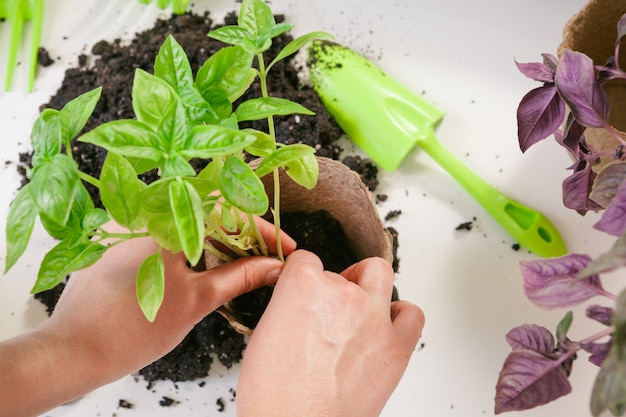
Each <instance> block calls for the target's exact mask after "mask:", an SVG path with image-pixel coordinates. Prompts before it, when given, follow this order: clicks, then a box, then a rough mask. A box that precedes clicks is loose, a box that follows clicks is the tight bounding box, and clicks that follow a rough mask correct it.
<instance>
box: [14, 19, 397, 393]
mask: <svg viewBox="0 0 626 417" xmlns="http://www.w3.org/2000/svg"><path fill="white" fill-rule="evenodd" d="M277 20H282V17H280V16H277ZM223 23H224V24H228V25H230V24H236V15H235V14H234V13H231V14H229V15H228V16H226V18H225V20H224V22H223ZM215 27H217V26H216V25H214V24H213V22H212V20H211V18H210V15H209V14H208V13H205V14H203V15H197V14H192V13H188V14H184V15H179V16H172V17H171V18H170V19H167V20H157V21H156V22H155V24H154V26H153V27H152V28H150V29H148V30H146V31H144V32H141V33H137V34H136V35H135V37H134V38H133V39H132V40H131V41H130V43H127V42H122V41H121V40H120V39H117V40H114V41H112V42H106V41H100V42H98V43H96V44H95V45H94V46H93V48H92V50H91V54H89V55H87V54H84V55H81V56H80V57H79V59H78V64H77V66H76V67H73V68H70V69H68V70H67V71H66V73H65V78H64V80H63V82H62V85H61V87H60V88H59V90H58V91H57V93H56V94H55V95H54V96H53V97H51V98H50V101H49V102H48V103H47V104H44V105H43V106H42V109H43V108H46V107H50V108H55V109H60V108H61V107H63V106H64V105H65V104H66V103H67V102H68V101H69V100H71V99H73V98H75V97H77V96H78V95H80V94H82V93H84V92H86V91H89V90H91V89H93V88H96V87H98V86H102V88H103V90H102V97H101V99H100V101H99V102H98V104H97V106H96V109H95V112H94V114H93V116H92V117H91V119H90V121H89V122H88V124H87V126H86V127H85V131H88V130H91V129H93V128H94V127H96V126H98V125H100V124H102V123H105V122H107V121H110V120H114V119H121V118H134V113H133V110H132V103H131V89H132V79H133V76H134V71H135V69H137V68H142V69H144V70H146V71H148V72H152V71H153V63H154V59H155V57H156V55H157V52H158V50H159V47H160V46H161V44H162V43H163V41H164V40H165V38H166V37H167V36H168V35H169V34H172V35H173V36H174V37H175V38H176V40H177V41H178V42H179V43H180V44H181V45H182V47H183V48H184V49H185V51H186V52H187V54H188V56H189V59H190V62H191V66H192V68H193V70H194V73H195V71H197V69H198V68H199V67H200V65H201V64H202V63H204V61H205V60H206V59H207V58H208V57H209V56H210V55H212V54H213V53H214V52H216V51H217V50H218V49H220V48H221V47H222V46H223V44H222V43H220V42H218V41H215V40H213V39H211V38H209V37H207V33H208V32H209V31H210V30H212V29H214V28H215ZM289 40H291V37H290V36H289V35H282V36H280V37H279V38H278V39H276V41H275V43H274V46H273V47H272V49H271V50H270V51H269V53H268V57H273V56H274V55H275V54H277V52H278V51H279V50H280V48H282V46H284V45H285V44H286V43H287V42H288V41H289ZM301 71H302V68H299V67H297V65H296V64H295V63H294V61H293V60H286V61H282V62H280V63H278V64H277V65H275V66H274V67H273V69H272V72H270V76H269V80H268V81H269V90H270V91H271V94H272V95H274V96H280V97H285V98H288V99H291V100H293V101H296V102H298V103H300V104H302V105H304V106H305V107H307V108H309V109H310V110H312V111H314V112H315V113H316V115H315V116H314V117H309V116H291V117H281V118H277V119H276V134H277V139H278V140H279V141H281V142H283V143H294V142H301V143H306V144H308V145H311V146H313V147H314V148H315V149H316V151H317V154H318V155H320V156H326V157H330V158H333V159H338V158H339V154H340V152H341V148H340V146H339V145H338V144H337V139H339V137H340V136H341V135H342V134H343V132H342V131H341V129H340V128H339V127H338V126H337V124H336V123H335V122H334V120H333V119H332V117H331V116H330V115H329V114H328V113H327V111H326V110H325V108H324V106H323V105H322V103H321V102H320V100H319V99H318V96H317V94H316V93H315V92H314V91H313V90H312V89H311V88H310V87H307V86H303V85H302V84H301V82H300V79H299V77H298V74H299V73H300V72H301ZM259 91H260V90H259V87H258V85H255V86H253V89H252V90H251V91H250V92H249V93H247V95H246V96H245V97H244V98H243V99H245V98H248V97H250V95H252V96H255V97H256V96H258V95H259V94H260V93H259ZM264 124H265V122H254V123H251V125H252V126H253V127H255V128H258V129H264ZM72 152H73V154H74V156H75V159H76V162H77V163H78V165H79V167H80V169H81V170H82V171H84V172H87V173H90V174H91V175H93V176H95V177H99V175H100V169H101V166H102V163H103V161H104V158H105V155H106V154H105V151H104V150H102V149H100V148H97V147H94V146H93V145H90V144H85V143H80V142H75V143H73V145H72ZM30 156H31V155H29V154H22V155H20V162H21V164H22V165H21V167H20V168H19V169H20V170H21V172H22V174H23V176H24V178H26V177H25V167H26V166H28V165H29V163H30ZM207 162H208V161H201V160H197V161H193V163H194V165H195V167H196V168H197V169H201V168H203V167H204V166H205V165H206V163H207ZM345 163H346V165H348V166H349V167H350V168H352V169H353V170H355V171H356V172H358V173H359V174H360V175H361V177H362V178H363V180H364V182H365V183H366V185H368V187H370V189H371V190H372V191H374V189H375V188H376V186H377V184H378V181H377V179H376V176H377V169H376V167H375V165H373V164H372V163H371V162H370V161H369V160H365V159H362V158H360V157H358V156H356V157H348V159H346V160H345ZM142 179H143V180H144V181H146V182H148V183H149V182H151V181H153V180H154V179H155V175H154V173H147V174H145V175H144V176H143V178H142ZM90 193H91V194H92V197H93V199H94V202H95V203H96V204H98V205H99V201H100V199H99V196H98V195H97V193H96V192H95V190H93V189H91V190H90ZM314 216H317V217H319V216H320V214H319V213H318V214H314ZM327 218H328V217H327ZM317 220H319V219H317ZM282 224H283V227H284V229H285V230H286V231H287V232H288V233H289V234H290V235H292V236H294V237H295V238H296V240H297V241H298V242H299V245H300V247H304V248H309V249H311V250H314V251H316V252H317V253H318V255H319V256H320V257H321V258H322V259H323V261H324V263H325V265H326V266H327V268H328V269H331V270H335V271H341V270H342V269H343V268H345V266H347V265H350V264H351V263H353V262H354V261H355V260H356V259H355V258H354V255H353V254H350V253H346V251H345V250H344V249H337V246H336V245H338V244H340V242H339V241H338V239H337V236H338V235H337V232H336V231H331V232H328V231H327V230H326V231H325V232H324V233H322V231H321V230H312V229H306V227H305V226H312V225H313V224H315V222H314V221H312V219H311V218H308V219H303V218H302V217H297V215H295V214H292V215H290V216H289V217H286V218H285V219H283V220H282ZM322 229H324V228H323V227H322ZM392 234H393V235H394V253H395V248H396V247H397V233H396V232H395V230H392ZM306 236H308V237H309V238H310V237H312V236H315V237H316V238H317V239H318V240H317V241H311V240H310V239H309V240H308V241H307V239H305V237H306ZM306 242H310V243H306ZM323 249H326V250H325V251H323ZM328 249H330V250H328ZM333 255H340V258H339V259H335V258H333ZM394 267H395V268H396V270H397V258H396V261H395V263H394ZM63 288H64V284H60V285H59V286H57V287H56V288H54V289H52V290H50V291H47V292H44V293H41V294H38V295H36V298H37V299H39V300H40V301H42V302H43V303H44V304H45V305H46V307H47V308H48V311H49V312H51V311H52V310H53V309H54V305H55V304H56V302H57V300H58V297H59V295H60V294H61V292H62V291H63ZM244 348H245V341H244V337H243V336H242V335H240V334H239V333H236V332H235V331H234V330H233V329H232V328H231V327H230V325H228V323H227V322H226V320H225V319H224V318H222V316H220V315H219V314H217V313H213V314H210V315H209V316H207V317H206V318H205V319H204V320H203V321H201V322H200V323H199V324H198V325H197V326H196V327H195V328H194V329H193V330H192V332H191V333H190V334H189V335H188V336H187V337H186V338H185V340H184V341H183V342H182V343H181V344H180V345H179V346H177V347H176V348H175V349H174V350H173V351H172V352H170V353H169V354H168V355H166V356H165V357H164V358H162V359H160V360H158V361H156V362H154V363H153V364H151V365H149V366H147V367H146V368H144V369H142V370H141V371H140V372H139V373H140V374H141V375H142V376H143V377H144V378H145V379H146V380H147V381H148V382H149V384H151V383H152V382H153V381H156V380H172V381H187V380H193V379H196V378H200V377H204V376H206V375H208V373H209V370H210V368H211V364H212V363H213V357H216V358H217V359H218V360H219V361H220V362H221V363H222V364H223V365H224V366H226V367H227V368H230V367H231V366H232V365H233V364H235V363H237V362H239V361H240V360H241V357H242V352H243V350H244Z"/></svg>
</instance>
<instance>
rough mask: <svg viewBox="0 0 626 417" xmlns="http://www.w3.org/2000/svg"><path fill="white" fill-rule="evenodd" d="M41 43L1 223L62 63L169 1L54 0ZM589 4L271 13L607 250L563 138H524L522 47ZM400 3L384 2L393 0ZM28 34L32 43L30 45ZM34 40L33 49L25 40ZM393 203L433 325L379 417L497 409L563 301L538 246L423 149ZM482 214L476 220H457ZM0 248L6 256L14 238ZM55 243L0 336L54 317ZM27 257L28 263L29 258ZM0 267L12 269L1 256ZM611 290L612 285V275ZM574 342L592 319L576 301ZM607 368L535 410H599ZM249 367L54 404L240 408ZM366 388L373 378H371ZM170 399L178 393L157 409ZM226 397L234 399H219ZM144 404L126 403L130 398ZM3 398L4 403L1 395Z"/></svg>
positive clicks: (10, 281)
mask: <svg viewBox="0 0 626 417" xmlns="http://www.w3.org/2000/svg"><path fill="white" fill-rule="evenodd" d="M47 3H48V5H47V11H46V23H45V26H44V35H43V37H44V42H43V45H44V46H45V47H46V48H47V49H48V51H49V52H50V54H51V56H52V57H53V58H55V59H57V57H60V59H58V60H57V62H56V63H55V64H54V65H52V66H50V67H48V68H43V69H40V70H39V75H38V77H37V80H36V84H35V91H34V92H33V93H31V94H28V93H26V75H25V67H26V63H27V62H28V58H27V57H26V54H25V53H24V54H23V55H21V56H20V61H21V62H22V64H21V67H18V69H17V70H16V72H15V80H14V86H13V89H12V91H11V92H8V93H7V92H3V91H2V92H0V126H1V129H2V139H1V140H0V146H1V147H2V151H1V152H0V162H2V164H0V166H1V167H2V168H1V170H2V181H0V195H1V197H0V226H2V227H1V229H2V230H4V224H5V219H6V215H7V212H8V204H9V201H10V200H11V199H12V197H13V196H14V194H15V191H16V189H17V187H18V183H19V180H20V177H19V175H18V174H17V173H16V170H15V162H16V161H17V158H18V153H19V152H23V151H26V150H28V149H29V143H28V137H29V133H30V128H31V126H32V123H33V122H34V120H35V119H36V117H37V115H38V107H39V106H40V105H41V104H43V103H46V102H47V100H48V98H49V97H50V96H51V95H53V94H54V93H55V92H56V89H57V88H58V87H59V86H60V83H61V80H62V78H63V73H64V71H65V69H67V68H68V67H70V66H75V65H76V61H77V56H78V55H79V54H80V53H84V52H88V51H89V50H90V48H91V45H93V44H94V43H95V42H96V41H98V40H100V39H109V40H111V39H114V38H116V37H122V38H126V39H128V38H129V37H131V36H132V34H133V33H135V32H136V31H138V30H141V29H145V28H148V27H150V26H151V25H152V23H153V22H154V19H155V18H156V17H157V16H159V15H163V14H164V12H163V11H160V10H158V9H157V8H156V6H154V5H152V6H143V5H140V4H139V2H138V1H131V0H126V1H125V0H111V1H108V2H99V1H96V0H56V1H49V2H47ZM194 3H195V6H194V9H195V10H205V9H210V10H211V11H212V16H213V18H214V19H215V20H216V21H219V19H220V18H221V16H223V15H224V13H226V12H228V11H232V10H236V9H238V5H239V3H236V2H235V1H234V0H194ZM583 3H584V0H552V1H545V0H527V1H513V0H504V1H502V0H477V1H473V2H464V1H458V0H415V1H411V0H394V1H391V2H381V1H378V2H369V1H358V0H355V1H337V0H332V1H331V0H308V1H305V0H274V1H272V7H273V9H274V11H275V12H279V13H285V14H286V16H287V20H288V21H289V22H292V23H295V24H296V25H297V26H296V29H295V30H294V33H295V34H301V33H305V32H309V31H312V30H319V29H321V30H326V31H329V32H331V33H333V34H334V35H335V37H336V39H337V41H339V42H340V43H343V44H345V45H347V46H350V47H352V48H354V49H356V50H357V51H360V52H362V53H364V54H365V55H367V56H368V57H370V58H372V59H373V60H374V61H376V62H377V63H378V64H379V65H380V66H381V67H382V68H383V69H384V70H385V71H386V72H388V74H390V75H391V76H393V77H394V78H397V79H398V80H400V81H401V82H403V83H405V84H406V85H407V86H409V87H410V88H412V89H414V91H416V92H424V95H425V97H426V98H427V99H429V100H431V101H432V102H433V103H435V104H436V105H438V106H439V107H441V108H442V109H444V110H445V111H446V112H447V115H446V117H445V119H444V121H443V122H442V124H441V125H440V126H439V127H438V129H437V136H438V138H439V139H440V141H441V142H442V143H443V144H444V145H445V146H446V147H447V148H449V149H450V150H451V151H452V152H453V153H454V154H456V155H457V156H458V157H459V158H460V159H461V160H462V161H463V162H464V163H466V164H467V165H468V166H469V167H471V168H472V169H473V170H475V171H476V173H478V174H479V175H480V176H482V177H483V178H484V179H486V180H487V181H488V182H490V183H492V184H493V185H494V186H495V187H497V188H498V189H500V190H502V191H504V192H506V193H507V194H508V195H510V196H511V197H514V198H515V199H517V200H519V201H520V202H523V203H525V204H527V205H529V206H531V207H535V208H537V209H539V210H540V211H542V212H543V213H544V214H546V215H547V216H548V217H549V218H551V219H552V220H553V222H554V223H555V224H556V225H557V227H558V228H559V229H560V230H561V233H562V235H563V236H564V238H565V240H566V242H567V244H568V247H569V249H570V251H572V252H581V253H589V254H591V255H597V254H599V253H602V252H603V251H605V250H607V249H608V248H609V247H610V245H611V243H612V240H611V239H609V238H607V237H606V236H604V235H603V234H601V233H599V232H596V231H594V230H592V228H591V225H592V224H593V223H594V222H595V221H596V220H597V215H595V214H593V213H592V214H589V215H587V216H586V217H584V218H583V217H580V216H579V215H577V214H576V213H574V212H572V211H570V210H567V209H565V208H563V206H562V203H561V188H560V187H561V186H560V183H561V181H562V180H563V178H565V176H566V175H567V171H566V170H565V168H566V166H567V165H568V160H567V155H566V154H565V152H564V151H562V149H560V148H559V147H558V146H557V145H555V144H554V142H553V141H552V139H549V140H548V141H545V142H544V143H542V144H540V145H537V146H535V147H533V148H532V149H531V150H529V151H528V152H527V153H526V155H522V154H521V152H520V151H519V148H518V146H517V140H516V121H515V110H516V107H517V104H518V102H519V100H520V98H521V97H522V95H523V94H524V93H525V92H526V91H527V90H528V89H530V88H532V87H534V86H535V84H534V83H533V82H532V81H530V80H528V79H526V78H525V77H524V76H522V75H521V74H520V73H519V72H518V71H517V69H516V67H515V65H514V58H517V59H518V60H519V61H523V62H528V61H536V60H539V59H540V53H542V52H550V53H554V52H556V48H557V46H558V44H559V42H560V39H561V32H562V28H563V25H564V24H565V22H566V21H567V19H568V18H569V16H571V15H572V14H573V13H575V12H576V11H577V10H578V9H579V8H580V7H582V5H583ZM384 4H388V6H384ZM8 26H9V25H8V24H7V23H2V24H0V78H1V79H3V78H4V71H5V66H6V65H5V62H6V56H5V55H6V49H7V45H8V36H9V34H8ZM26 42H27V41H26V40H25V43H24V44H25V45H26V44H27V43H26ZM26 49H27V48H24V50H26ZM380 180H381V185H380V188H379V190H378V192H380V193H386V194H388V195H389V199H388V201H387V202H385V203H383V204H381V205H380V206H379V207H380V211H381V213H382V214H383V215H384V214H386V213H387V212H388V211H390V210H398V209H399V210H402V215H401V216H399V217H397V218H396V219H394V220H392V221H390V222H388V224H389V225H392V226H394V227H396V228H397V229H398V230H399V232H400V249H399V256H400V258H401V270H400V272H399V274H398V276H397V282H396V283H397V287H398V288H399V291H400V295H401V296H402V297H403V298H405V299H408V300H411V301H413V302H415V303H417V304H419V305H420V306H421V307H422V308H423V310H424V311H425V313H426V318H427V320H426V321H427V323H426V328H425V330H424V333H423V337H422V340H421V345H420V348H419V349H418V350H417V351H416V352H415V353H414V355H413V357H412V360H411V362H410V364H409V367H408V369H407V371H406V374H405V376H404V378H403V379H402V381H401V383H400V385H399V387H398V388H397V390H396V391H395V393H394V394H393V396H392V398H391V399H390V401H389V403H388V404H387V407H386V408H385V410H384V412H383V416H387V417H390V416H419V415H422V416H430V417H443V416H455V415H456V416H463V417H469V416H491V415H493V398H494V386H495V383H496V380H497V377H498V372H499V370H500V368H501V365H502V363H503V361H504V358H505V357H506V355H507V353H508V351H509V348H508V345H507V344H506V342H505V340H504V335H505V334H506V332H507V331H508V330H509V329H510V328H512V327H514V326H517V325H520V324H523V323H531V322H536V323H538V324H542V325H544V326H546V327H548V328H549V329H551V330H553V329H554V328H555V326H556V324H557V322H558V321H559V320H560V318H561V317H562V315H563V314H564V312H563V311H556V312H555V311H551V312H550V311H541V310H539V309H538V308H536V307H535V306H533V305H532V304H531V303H530V302H528V301H527V300H526V299H525V297H524V295H523V293H522V288H521V278H520V274H519V270H518V262H519V261H520V260H522V259H530V258H533V256H534V255H531V254H529V253H528V252H527V251H524V250H522V251H519V252H515V251H513V250H512V249H511V246H512V245H513V243H515V242H514V241H513V240H512V239H511V238H510V237H509V236H508V235H507V234H506V232H504V231H503V230H502V229H501V228H500V227H499V226H498V225H497V224H496V223H495V222H494V221H493V220H492V219H491V218H490V217H489V216H488V215H487V214H486V213H485V212H484V211H483V210H482V208H481V207H480V206H479V205H478V204H477V203H476V202H474V201H473V200H472V199H471V198H470V197H469V196H468V194H466V193H465V191H464V190H463V189H461V188H460V187H459V186H458V185H457V184H456V183H455V182H454V181H453V180H452V179H451V178H450V177H449V176H448V175H447V174H446V173H445V172H444V171H442V170H441V168H439V167H438V166H437V165H435V163H434V162H432V161H431V160H430V159H429V157H428V156H427V155H426V154H425V153H423V152H420V151H419V150H417V149H416V150H415V151H414V152H412V153H411V154H410V155H409V156H408V158H407V159H406V160H405V161H404V163H403V164H402V165H401V166H400V168H399V169H398V170H397V171H395V172H393V173H381V175H380ZM474 217H475V218H476V220H475V225H474V228H473V229H472V230H471V231H464V232H458V231H455V227H456V226H457V225H459V224H460V223H463V222H467V221H470V220H472V219H473V218H474ZM0 242H1V243H0V256H4V254H5V251H6V250H5V243H4V238H2V239H1V240H0ZM51 245H52V242H51V241H50V239H49V238H47V237H45V236H44V234H43V232H42V231H41V228H40V227H38V228H37V229H36V231H35V235H34V238H33V241H32V242H31V245H30V246H29V248H28V250H27V253H26V255H25V257H24V258H23V259H22V260H21V261H20V263H19V264H18V265H17V266H16V267H15V268H14V269H13V270H12V271H11V272H10V273H9V274H7V275H5V276H2V277H0V339H4V338H8V337H11V336H13V335H16V334H18V333H20V332H24V331H28V330H29V329H32V328H33V327H35V326H37V325H38V324H39V323H41V322H42V321H44V320H45V319H46V314H45V311H44V308H43V306H42V305H40V304H39V303H38V302H37V301H35V300H33V299H32V297H31V296H30V295H29V290H30V288H31V286H32V284H33V283H34V279H35V275H36V271H37V266H38V262H39V260H40V259H41V258H42V257H43V254H44V253H45V251H46V250H47V248H49V247H51ZM26 259H28V261H27V260H26ZM2 268H4V267H2ZM607 286H609V287H610V283H609V284H607ZM576 313H577V314H576V317H575V320H574V325H573V327H572V330H571V336H572V338H577V337H584V336H586V335H587V334H588V333H590V332H591V331H593V330H594V329H595V327H596V326H595V325H594V324H592V323H590V322H589V321H588V320H586V319H585V318H584V316H583V314H582V310H580V309H578V310H576ZM596 371H597V370H596V368H595V367H593V366H592V365H590V364H588V363H587V361H586V356H585V355H584V354H582V355H580V358H579V359H578V361H577V362H576V363H575V365H574V371H573V375H572V377H571V381H572V385H573V393H572V394H571V395H569V396H567V397H565V398H562V399H560V400H558V401H556V402H553V403H551V404H549V405H547V406H544V407H542V408H540V409H536V410H532V411H528V412H525V413H523V414H522V415H525V416H529V417H530V416H533V417H553V416H555V415H576V416H585V415H589V414H590V413H589V411H588V401H589V396H590V391H591V386H592V383H593V379H594V377H595V374H596ZM236 378H237V368H236V367H235V368H234V369H232V370H230V371H226V370H221V369H219V367H217V366H216V367H215V370H214V371H213V375H212V376H210V377H209V378H207V379H206V385H205V386H204V387H199V386H198V383H197V382H190V383H179V384H177V386H174V385H173V384H172V383H170V382H162V383H157V384H156V386H155V387H154V390H153V391H150V390H147V389H146V387H145V383H144V382H143V381H140V382H137V380H136V379H135V378H134V377H133V376H129V377H126V378H123V379H122V380H120V381H117V382H115V383H113V384H110V385H108V386H105V387H103V388H101V389H99V390H97V391H95V392H93V393H91V394H89V395H87V396H85V397H83V398H82V399H80V400H78V401H77V402H75V403H73V404H71V405H67V406H63V407H61V408H59V409H57V410H53V411H51V412H49V413H46V414H45V415H46V416H55V417H74V416H81V417H83V416H113V415H117V416H120V417H122V416H143V415H151V416H153V417H158V416H172V415H183V413H184V415H186V416H188V417H192V416H234V415H235V404H234V403H233V402H231V399H232V394H231V392H230V390H231V389H232V388H234V387H235V386H236ZM363 389H367V387H363ZM164 395H165V396H169V397H171V398H173V399H175V400H177V401H180V403H178V404H177V405H176V406H174V407H167V408H164V407H161V406H160V405H159V403H158V402H159V400H160V399H161V397H162V396H164ZM220 397H223V398H224V399H225V400H226V408H225V410H224V411H223V412H219V411H218V407H217V405H216V400H217V399H218V398H220ZM119 399H125V400H127V401H129V402H131V403H133V404H134V408H133V409H132V410H126V409H120V408H118V400H119ZM1 406H2V405H1V404H0V407H1Z"/></svg>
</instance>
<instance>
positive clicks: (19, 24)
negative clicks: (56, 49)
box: [0, 0, 44, 91]
mask: <svg viewBox="0 0 626 417" xmlns="http://www.w3.org/2000/svg"><path fill="white" fill-rule="evenodd" d="M43 10H44V0H0V18H2V19H7V20H8V21H10V22H11V38H10V39H9V55H8V58H7V67H6V71H7V72H6V78H5V80H4V89H5V91H8V90H9V89H10V88H11V82H12V80H13V72H14V69H15V65H16V60H17V51H18V49H19V45H20V40H21V38H22V29H23V27H24V22H25V21H27V20H31V21H32V24H31V26H32V31H31V44H30V64H29V67H28V91H32V90H33V85H34V83H35V73H36V72H37V54H38V53H39V44H40V42H41V30H42V27H43Z"/></svg>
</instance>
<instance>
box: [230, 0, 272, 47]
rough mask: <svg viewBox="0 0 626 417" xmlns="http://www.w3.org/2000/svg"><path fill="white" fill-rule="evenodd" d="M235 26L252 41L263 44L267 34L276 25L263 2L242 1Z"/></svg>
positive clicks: (270, 12)
mask: <svg viewBox="0 0 626 417" xmlns="http://www.w3.org/2000/svg"><path fill="white" fill-rule="evenodd" d="M237 24H238V25H239V27H241V28H242V29H244V30H246V31H247V32H248V33H249V34H250V37H251V38H252V40H254V41H257V40H260V41H262V42H265V39H266V38H268V32H269V31H270V29H271V28H272V27H273V26H274V25H276V20H275V19H274V14H273V13H272V10H271V9H270V7H269V6H268V5H267V4H265V2H264V1H262V0H244V1H243V2H241V7H240V8H239V16H238V18H237Z"/></svg>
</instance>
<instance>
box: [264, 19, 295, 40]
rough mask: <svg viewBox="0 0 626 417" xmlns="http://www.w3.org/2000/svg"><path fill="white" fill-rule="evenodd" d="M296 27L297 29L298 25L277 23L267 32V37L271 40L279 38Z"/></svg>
mask: <svg viewBox="0 0 626 417" xmlns="http://www.w3.org/2000/svg"><path fill="white" fill-rule="evenodd" d="M294 27H296V25H292V24H290V23H277V24H275V25H274V26H272V27H271V28H270V30H269V31H268V32H267V37H268V38H270V39H273V38H275V37H277V36H280V35H282V34H283V33H285V32H287V31H288V30H291V29H293V28H294Z"/></svg>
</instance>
